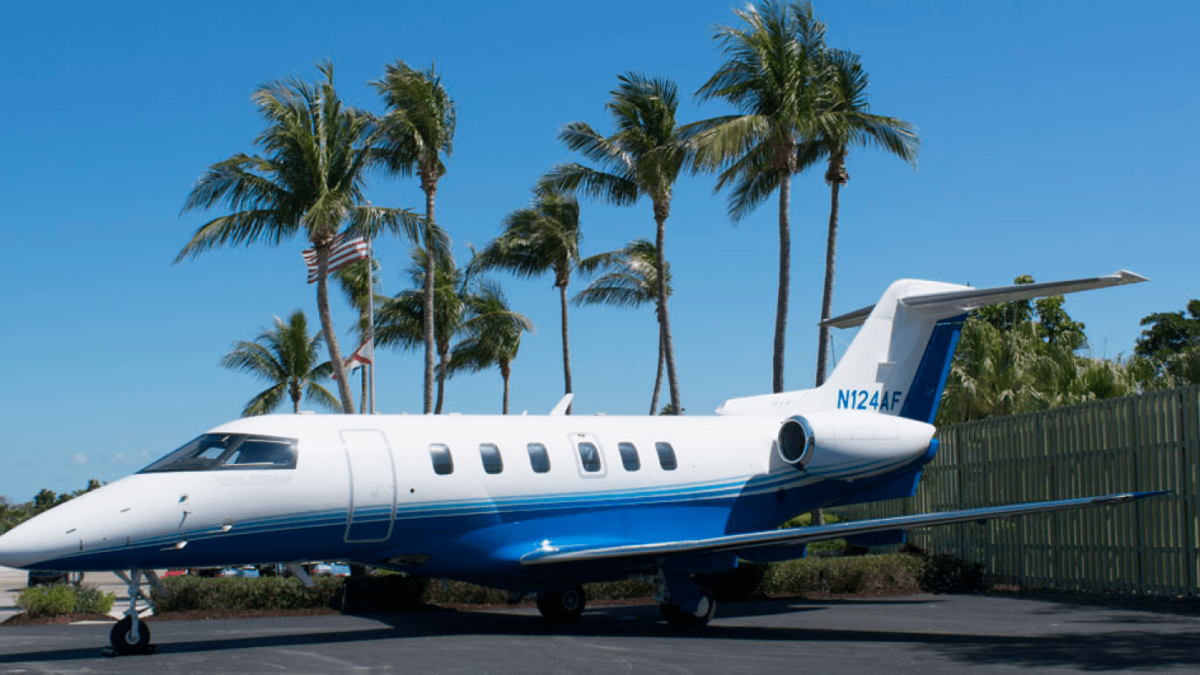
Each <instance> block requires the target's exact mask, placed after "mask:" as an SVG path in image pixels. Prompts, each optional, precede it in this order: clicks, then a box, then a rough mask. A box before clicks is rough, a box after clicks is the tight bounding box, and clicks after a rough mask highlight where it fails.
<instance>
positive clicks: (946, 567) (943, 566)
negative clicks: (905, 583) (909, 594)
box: [921, 553, 988, 593]
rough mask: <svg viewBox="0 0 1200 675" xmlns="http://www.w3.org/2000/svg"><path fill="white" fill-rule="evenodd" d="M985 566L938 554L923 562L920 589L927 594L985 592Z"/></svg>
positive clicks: (945, 554)
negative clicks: (923, 567)
mask: <svg viewBox="0 0 1200 675" xmlns="http://www.w3.org/2000/svg"><path fill="white" fill-rule="evenodd" d="M987 586H988V584H987V566H986V565H984V564H983V563H972V562H967V561H966V560H963V559H962V558H959V557H956V556H952V555H949V554H947V553H938V554H936V555H933V556H930V557H928V558H927V559H926V560H925V570H924V573H923V574H922V575H921V589H922V590H924V591H927V592H929V593H973V592H977V591H984V590H987Z"/></svg>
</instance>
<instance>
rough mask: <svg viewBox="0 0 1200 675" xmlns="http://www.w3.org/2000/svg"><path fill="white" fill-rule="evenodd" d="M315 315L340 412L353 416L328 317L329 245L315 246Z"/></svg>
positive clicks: (344, 371) (342, 363)
mask: <svg viewBox="0 0 1200 675" xmlns="http://www.w3.org/2000/svg"><path fill="white" fill-rule="evenodd" d="M316 249H317V314H318V315H319V316H320V317H321V332H322V333H323V334H324V335H325V345H326V346H327V347H328V348H329V361H330V364H331V365H332V366H333V379H334V380H335V381H336V382H337V385H338V396H340V397H341V399H342V412H343V413H345V414H347V415H353V414H354V394H352V393H350V382H348V381H347V380H346V364H345V363H344V362H343V361H342V351H341V350H340V349H338V343H337V333H336V332H334V330H333V319H332V317H330V315H329V243H328V242H326V243H325V244H324V245H323V246H317V247H316Z"/></svg>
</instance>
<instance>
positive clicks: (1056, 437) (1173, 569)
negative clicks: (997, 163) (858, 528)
mask: <svg viewBox="0 0 1200 675" xmlns="http://www.w3.org/2000/svg"><path fill="white" fill-rule="evenodd" d="M938 437H939V438H940V439H941V447H940V449H939V450H938V454H937V457H936V458H935V459H934V460H933V462H931V463H930V464H929V465H928V466H926V468H925V475H924V478H923V479H922V481H921V487H920V488H919V489H918V491H917V494H916V496H915V497H913V498H911V499H900V500H891V501H888V502H877V503H874V504H862V505H856V506H847V507H841V508H838V509H833V510H834V511H835V512H836V513H838V514H839V515H841V516H842V517H844V518H850V519H854V520H858V519H863V518H874V517H883V516H894V515H905V514H910V513H926V512H931V511H948V510H955V509H966V508H973V507H978V506H994V505H1002V504H1012V503H1018V502H1032V501H1041V500H1047V499H1065V498H1069V497H1084V496H1089V495H1100V494H1110V493H1115V492H1133V491H1149V490H1171V491H1172V494H1169V495H1164V496H1161V497H1155V498H1152V499H1147V500H1143V501H1139V502H1135V503H1133V504H1125V505H1119V506H1101V507H1093V508H1087V509H1079V510H1074V511H1065V512H1060V513H1051V514H1037V515H1032V516H1024V517H1021V518H1015V519H1006V520H994V521H989V522H987V523H983V524H978V523H969V524H962V525H949V526H945V527H937V528H929V529H925V530H918V531H915V532H912V533H910V535H909V537H910V541H912V542H913V543H915V544H916V545H918V546H921V547H922V548H925V549H928V550H929V551H931V552H936V553H952V554H954V555H957V556H959V557H961V558H963V559H965V560H969V561H972V562H981V563H984V564H986V565H987V567H988V570H989V572H990V573H991V575H992V579H993V581H995V582H996V583H1000V584H1012V585H1018V586H1021V587H1023V588H1061V589H1072V590H1089V591H1101V590H1103V591H1118V592H1126V593H1148V594H1161V595H1179V596H1189V597H1197V596H1200V561H1198V556H1197V553H1198V550H1200V386H1190V387H1185V388H1182V389H1173V390H1170V391H1164V392H1155V393H1151V394H1144V395H1141V396H1134V397H1130V398H1122V399H1112V400H1107V401H1096V402H1093V403H1087V404H1083V405H1077V406H1071V407H1066V408H1056V409H1053V410H1046V411H1042V412H1037V413H1028V414H1024V415H1014V416H1012V417H1004V418H996V419H991V420H984V421H980V422H969V423H966V424H958V425H954V426H951V427H946V428H944V429H941V430H940V431H939V432H938Z"/></svg>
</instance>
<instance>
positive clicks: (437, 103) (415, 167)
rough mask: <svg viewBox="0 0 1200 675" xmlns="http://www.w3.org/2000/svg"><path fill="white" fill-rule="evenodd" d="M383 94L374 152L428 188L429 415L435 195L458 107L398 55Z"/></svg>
mask: <svg viewBox="0 0 1200 675" xmlns="http://www.w3.org/2000/svg"><path fill="white" fill-rule="evenodd" d="M373 84H374V86H375V88H376V90H378V91H379V94H380V96H382V97H383V100H384V103H385V104H386V105H387V107H388V110H389V112H388V113H387V115H385V116H384V117H383V119H382V120H381V122H380V127H381V130H382V132H383V137H382V143H381V146H380V148H379V152H378V153H377V155H376V161H377V163H379V164H381V165H382V166H383V167H385V168H386V169H387V170H388V171H390V172H392V173H394V174H398V175H401V176H411V175H412V174H414V173H415V174H416V175H417V177H418V178H420V179H421V191H422V192H424V193H425V223H426V226H425V230H424V231H423V237H422V242H421V244H420V246H421V249H422V250H424V251H425V252H426V253H425V261H424V263H425V276H424V279H425V287H424V289H423V295H422V301H423V303H424V310H423V314H422V316H423V317H424V324H423V325H422V328H421V335H422V340H423V342H424V345H425V414H429V413H430V412H431V411H432V410H433V380H434V351H435V344H434V342H435V337H434V336H435V327H434V320H435V316H436V314H437V312H436V311H435V310H434V307H433V304H434V297H433V296H434V292H435V291H434V287H435V284H436V283H437V276H438V275H437V273H436V272H435V270H434V267H435V262H434V246H433V245H432V244H431V241H432V239H433V238H434V233H433V230H432V228H433V227H434V226H435V224H436V222H437V221H436V220H435V219H434V197H436V196H437V189H438V181H439V180H440V179H441V177H442V176H443V175H445V173H446V165H445V164H444V163H443V162H442V155H445V156H446V157H447V158H449V157H450V151H451V149H452V141H453V140H454V127H455V123H456V118H457V109H456V107H455V104H454V100H453V99H451V98H450V95H449V94H447V93H446V88H445V87H443V86H442V82H441V77H440V76H439V75H438V74H437V72H436V71H435V70H434V68H433V66H430V67H429V69H427V70H415V69H413V68H411V67H409V66H408V65H407V64H406V63H404V61H401V60H399V59H397V60H396V62H395V63H393V64H390V65H388V66H387V67H386V69H385V71H384V76H383V79H382V80H379V81H378V82H374V83H373Z"/></svg>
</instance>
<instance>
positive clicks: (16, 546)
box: [0, 518, 48, 567]
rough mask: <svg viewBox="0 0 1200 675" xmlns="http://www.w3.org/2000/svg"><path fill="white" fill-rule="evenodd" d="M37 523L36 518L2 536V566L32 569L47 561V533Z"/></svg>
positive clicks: (0, 539) (0, 552) (0, 561)
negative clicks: (39, 562)
mask: <svg viewBox="0 0 1200 675" xmlns="http://www.w3.org/2000/svg"><path fill="white" fill-rule="evenodd" d="M36 521H37V518H34V519H33V520H29V521H26V522H24V523H21V524H20V525H18V526H16V527H14V528H13V529H11V530H9V531H8V532H5V533H4V534H0V565H3V566H5V567H31V566H33V565H34V564H35V563H37V562H38V561H40V560H46V559H47V557H48V556H47V551H46V548H47V547H46V541H45V539H46V537H45V532H44V531H43V528H41V527H39V523H38V522H36Z"/></svg>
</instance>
